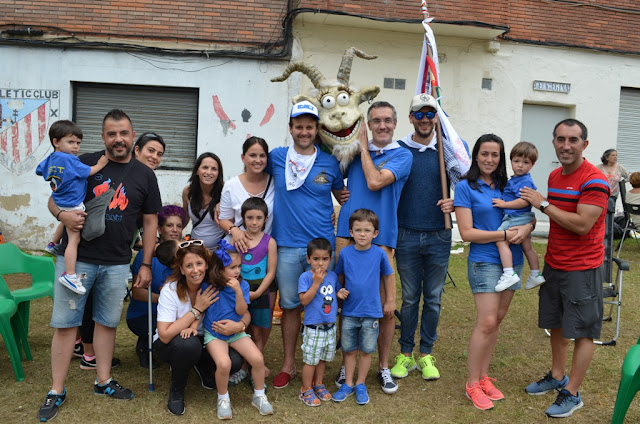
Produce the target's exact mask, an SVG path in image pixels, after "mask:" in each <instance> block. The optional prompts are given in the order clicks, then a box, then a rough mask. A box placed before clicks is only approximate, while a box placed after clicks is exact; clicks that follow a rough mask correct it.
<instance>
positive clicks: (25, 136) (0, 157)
mask: <svg viewBox="0 0 640 424" xmlns="http://www.w3.org/2000/svg"><path fill="white" fill-rule="evenodd" d="M48 117H49V102H48V101H46V102H45V103H43V104H42V105H40V106H38V107H37V108H36V109H34V110H33V111H32V112H31V113H29V114H27V115H25V116H24V117H23V118H22V119H20V120H19V121H18V122H16V123H14V124H12V125H11V126H7V122H3V127H2V129H1V131H2V132H0V161H2V162H4V165H5V166H7V167H8V168H10V169H14V170H16V171H18V170H19V169H22V168H25V166H21V164H22V165H27V163H29V166H30V164H31V163H32V162H35V159H32V160H28V159H31V155H32V154H33V152H34V151H35V150H36V149H37V148H38V146H40V144H41V143H42V142H43V141H44V139H45V137H46V135H47V126H48Z"/></svg>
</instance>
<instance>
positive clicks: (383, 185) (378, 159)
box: [336, 101, 412, 394]
mask: <svg viewBox="0 0 640 424" xmlns="http://www.w3.org/2000/svg"><path fill="white" fill-rule="evenodd" d="M396 124H397V113H396V110H395V108H394V107H393V105H391V104H390V103H388V102H384V101H378V102H374V103H373V104H371V106H370V107H369V110H368V111H367V125H368V127H369V129H370V130H371V138H372V139H371V140H369V139H368V137H367V133H366V130H365V129H364V126H363V127H362V130H361V132H360V139H359V141H360V155H358V156H356V157H355V158H354V160H353V162H352V163H351V164H350V165H349V170H348V173H347V188H348V189H349V193H350V197H349V200H347V202H346V203H345V204H344V205H342V208H341V209H340V216H339V217H338V229H337V233H336V234H337V239H336V260H337V258H338V257H339V254H340V250H341V249H342V248H344V247H346V246H347V245H348V244H350V243H351V241H350V239H349V237H350V234H349V217H350V216H351V214H352V213H353V212H355V211H356V210H357V209H360V208H366V209H370V210H372V211H373V212H375V213H376V215H377V216H378V218H379V220H380V227H379V233H378V236H377V237H376V238H374V239H373V243H374V244H376V245H378V246H379V247H381V248H382V250H384V251H385V253H386V254H387V258H388V259H389V263H390V265H391V266H392V267H393V255H394V249H395V247H396V240H397V232H398V223H397V208H398V201H399V200H400V193H401V192H402V187H403V186H404V184H405V182H406V181H407V178H408V176H409V170H410V169H411V160H412V159H411V154H410V153H409V152H408V151H406V149H403V148H401V147H400V145H399V144H398V143H397V142H396V141H395V140H394V138H393V132H394V130H395V128H396ZM394 288H395V287H394ZM380 296H381V299H382V303H383V304H384V301H385V299H386V298H387V297H388V296H391V297H393V299H394V301H395V290H394V292H393V293H385V292H384V289H383V290H382V291H381V293H380ZM379 325H380V332H379V335H378V352H379V353H378V379H379V382H380V386H381V388H382V390H383V391H384V392H385V393H387V394H391V393H395V392H396V391H397V390H398V385H397V384H396V382H395V381H394V380H393V378H391V374H390V371H389V354H390V351H391V345H392V344H393V333H394V330H395V318H394V317H393V315H390V316H384V317H383V318H381V319H380V323H379ZM342 377H343V373H342V369H341V370H340V375H339V376H338V378H337V379H336V385H342V383H343V379H342Z"/></svg>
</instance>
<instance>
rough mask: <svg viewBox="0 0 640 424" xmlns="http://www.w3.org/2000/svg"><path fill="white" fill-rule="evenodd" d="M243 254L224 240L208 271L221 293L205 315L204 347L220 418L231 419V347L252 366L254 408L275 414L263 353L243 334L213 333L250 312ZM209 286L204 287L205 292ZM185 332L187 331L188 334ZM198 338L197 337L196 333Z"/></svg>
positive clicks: (203, 285)
mask: <svg viewBox="0 0 640 424" xmlns="http://www.w3.org/2000/svg"><path fill="white" fill-rule="evenodd" d="M240 268H241V260H240V254H239V253H238V252H237V251H236V250H235V249H234V248H233V246H231V245H230V244H229V243H227V242H226V241H225V240H224V239H222V240H220V241H219V242H218V248H217V249H216V250H215V251H214V255H212V258H211V266H210V267H209V280H210V281H211V283H212V285H213V286H215V287H216V288H217V289H218V290H219V294H218V297H219V298H218V301H217V302H215V303H214V304H213V305H211V306H209V307H208V308H207V310H206V312H205V315H204V321H203V327H204V343H205V346H206V348H207V352H209V355H211V357H212V358H213V361H214V362H215V363H216V374H215V378H216V388H217V390H218V418H220V419H221V420H224V419H231V415H232V413H231V401H230V399H229V391H228V387H229V372H230V371H231V360H230V359H229V346H231V347H232V348H234V349H235V350H236V351H237V352H238V353H239V354H240V355H242V357H243V358H244V359H245V360H246V361H247V362H248V363H249V365H251V375H252V376H253V380H254V383H255V389H254V393H253V399H252V402H251V404H252V405H253V406H255V407H256V408H258V411H260V414H261V415H271V414H273V408H272V407H271V404H270V403H269V401H268V400H267V396H266V395H265V390H264V389H265V386H264V376H265V366H264V358H263V356H262V352H260V350H259V349H258V348H257V347H256V345H255V343H253V341H252V340H251V337H249V335H248V334H247V333H245V332H244V331H241V332H240V333H236V334H234V335H232V336H225V335H224V334H220V333H218V332H216V331H214V330H213V328H212V325H213V323H214V322H216V321H220V320H223V319H228V320H233V321H236V322H238V321H240V320H241V318H242V315H243V314H244V313H245V312H247V309H248V304H249V284H248V283H247V282H246V281H244V280H243V279H242V277H241V276H240ZM208 286H209V285H208V284H207V283H203V284H202V288H201V289H202V290H205V289H206V288H207V287H208ZM197 327H198V323H197V320H196V321H194V323H193V324H192V325H191V328H189V329H187V330H191V331H192V332H194V331H197ZM185 331H186V330H185ZM193 334H195V333H193Z"/></svg>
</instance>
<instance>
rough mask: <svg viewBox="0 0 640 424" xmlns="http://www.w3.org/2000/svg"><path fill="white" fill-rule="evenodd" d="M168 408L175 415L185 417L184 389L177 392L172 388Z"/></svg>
mask: <svg viewBox="0 0 640 424" xmlns="http://www.w3.org/2000/svg"><path fill="white" fill-rule="evenodd" d="M167 408H168V409H169V412H171V413H172V414H173V415H184V389H183V390H177V389H174V388H173V387H171V390H170V391H169V403H167Z"/></svg>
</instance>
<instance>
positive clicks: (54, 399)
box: [38, 389, 67, 422]
mask: <svg viewBox="0 0 640 424" xmlns="http://www.w3.org/2000/svg"><path fill="white" fill-rule="evenodd" d="M66 399H67V389H64V392H62V394H61V395H54V394H52V393H47V397H46V398H45V399H44V403H43V404H42V406H41V407H40V410H39V411H38V419H39V420H40V421H42V422H45V421H49V420H52V419H53V418H55V416H56V415H58V407H59V406H60V405H62V404H63V403H64V401H65V400H66Z"/></svg>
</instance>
